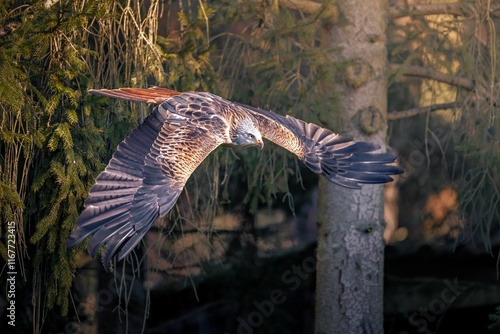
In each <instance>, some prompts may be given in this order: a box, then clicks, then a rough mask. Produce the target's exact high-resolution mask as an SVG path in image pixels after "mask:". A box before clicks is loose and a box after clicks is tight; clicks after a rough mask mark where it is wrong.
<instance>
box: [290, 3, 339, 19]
mask: <svg viewBox="0 0 500 334" xmlns="http://www.w3.org/2000/svg"><path fill="white" fill-rule="evenodd" d="M280 4H281V5H284V6H285V7H287V8H290V9H293V10H298V11H300V12H302V13H304V14H316V13H318V11H319V10H320V9H321V7H322V6H323V4H321V3H319V2H314V1H310V0H281V1H280ZM323 18H324V19H328V20H331V21H335V20H336V19H337V18H338V12H337V9H336V7H335V6H328V7H327V8H326V10H325V14H324V16H323Z"/></svg>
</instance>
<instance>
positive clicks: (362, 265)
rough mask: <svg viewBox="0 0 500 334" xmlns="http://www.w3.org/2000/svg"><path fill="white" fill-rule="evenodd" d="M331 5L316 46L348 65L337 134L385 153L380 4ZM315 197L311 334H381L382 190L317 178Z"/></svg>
mask: <svg viewBox="0 0 500 334" xmlns="http://www.w3.org/2000/svg"><path fill="white" fill-rule="evenodd" d="M336 6H337V10H338V13H339V23H338V24H335V25H334V26H324V27H323V30H322V33H323V37H322V42H323V43H324V44H325V47H337V48H340V49H341V51H340V52H339V53H337V54H336V59H333V60H334V61H345V62H347V64H348V65H347V67H346V68H345V70H344V71H342V73H341V74H340V75H339V77H337V78H336V80H335V81H336V85H335V87H334V88H335V91H336V92H337V94H338V99H339V106H340V114H341V115H342V116H341V118H342V120H343V126H342V131H341V133H343V134H346V135H348V136H351V137H354V138H356V139H360V140H366V141H371V142H376V143H378V144H380V145H381V146H382V148H383V149H385V140H386V130H387V118H386V117H387V82H386V75H385V73H386V68H387V50H386V25H387V12H388V8H387V1H384V0H374V1H365V0H339V1H337V3H336ZM331 118H333V117H331ZM325 125H326V126H328V127H332V124H325ZM319 197H320V201H319V208H318V210H319V212H318V224H319V227H318V250H317V257H318V264H317V287H316V333H328V334H331V333H383V259H384V242H383V232H384V222H383V186H381V185H373V186H372V185H364V186H363V188H362V189H361V190H351V189H345V188H341V187H338V186H335V185H333V184H331V183H329V182H328V181H326V180H324V179H321V180H320V185H319Z"/></svg>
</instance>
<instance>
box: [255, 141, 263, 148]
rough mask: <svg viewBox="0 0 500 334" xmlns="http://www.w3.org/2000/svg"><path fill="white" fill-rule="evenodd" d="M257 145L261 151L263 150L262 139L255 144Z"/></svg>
mask: <svg viewBox="0 0 500 334" xmlns="http://www.w3.org/2000/svg"><path fill="white" fill-rule="evenodd" d="M255 145H256V146H258V147H259V148H260V150H262V149H263V148H264V142H263V141H262V139H259V140H257V141H256V142H255Z"/></svg>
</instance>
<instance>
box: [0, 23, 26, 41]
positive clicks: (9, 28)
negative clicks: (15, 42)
mask: <svg viewBox="0 0 500 334" xmlns="http://www.w3.org/2000/svg"><path fill="white" fill-rule="evenodd" d="M19 27H21V23H20V22H10V23H7V24H6V25H5V26H4V27H3V28H0V37H4V36H7V35H9V34H12V33H13V32H14V31H16V30H17V29H19Z"/></svg>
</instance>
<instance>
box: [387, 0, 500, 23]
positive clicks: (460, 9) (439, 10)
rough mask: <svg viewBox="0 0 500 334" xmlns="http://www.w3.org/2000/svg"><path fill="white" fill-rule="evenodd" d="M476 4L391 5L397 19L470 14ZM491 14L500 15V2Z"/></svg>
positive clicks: (392, 13) (390, 11)
mask: <svg viewBox="0 0 500 334" xmlns="http://www.w3.org/2000/svg"><path fill="white" fill-rule="evenodd" d="M473 6H474V4H472V3H471V4H464V3H458V2H456V3H432V4H415V5H408V6H398V7H389V14H390V16H391V18H393V19H395V18H398V17H404V16H423V15H456V16H469V15H470V13H472V12H473V9H472V8H473ZM490 14H491V16H495V17H498V16H500V4H492V5H491V8H490Z"/></svg>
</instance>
